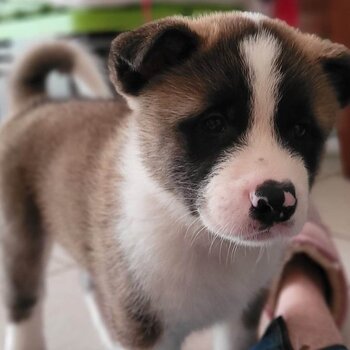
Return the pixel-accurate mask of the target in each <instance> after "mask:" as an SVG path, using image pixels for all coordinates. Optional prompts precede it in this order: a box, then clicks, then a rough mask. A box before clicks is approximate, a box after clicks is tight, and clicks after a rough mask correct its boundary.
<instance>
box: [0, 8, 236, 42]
mask: <svg viewBox="0 0 350 350" xmlns="http://www.w3.org/2000/svg"><path fill="white" fill-rule="evenodd" d="M0 9H1V7H0ZM233 9H234V8H233V7H232V6H226V5H215V4H213V5H186V4H183V5H181V4H166V5H165V4H155V5H153V7H152V16H153V19H159V18H162V17H166V16H171V15H176V14H177V15H185V16H189V15H197V14H201V13H206V12H211V11H229V10H233ZM144 23H145V20H144V17H143V14H142V11H141V8H140V6H139V5H133V6H127V7H118V8H114V7H113V8H100V9H96V8H92V9H66V8H61V9H57V8H53V7H50V6H48V5H44V4H34V5H33V6H32V7H29V8H27V9H26V11H25V10H21V9H20V8H18V9H16V10H13V11H12V13H7V14H6V16H4V15H3V12H1V15H0V40H6V39H30V38H35V39H38V38H40V37H53V36H65V35H77V34H85V33H89V34H91V33H103V32H120V31H125V30H130V29H132V28H135V27H137V26H140V25H142V24H144Z"/></svg>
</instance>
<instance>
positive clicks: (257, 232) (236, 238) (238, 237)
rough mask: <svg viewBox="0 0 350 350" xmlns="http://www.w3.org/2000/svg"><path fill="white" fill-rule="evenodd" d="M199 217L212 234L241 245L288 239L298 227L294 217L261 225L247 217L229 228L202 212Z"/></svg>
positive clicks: (264, 243)
mask: <svg viewBox="0 0 350 350" xmlns="http://www.w3.org/2000/svg"><path fill="white" fill-rule="evenodd" d="M200 218H201V221H202V223H203V224H204V226H205V227H206V228H207V229H208V231H210V232H211V233H212V234H213V235H215V236H217V237H220V238H221V239H223V240H226V241H229V242H234V243H237V244H239V245H242V246H262V245H269V244H272V243H274V242H277V241H288V240H289V239H290V238H291V237H293V236H294V235H295V234H296V232H297V231H298V230H299V229H300V228H298V227H297V226H298V224H296V222H295V220H294V219H291V220H289V221H286V222H280V223H274V224H272V225H269V226H267V225H264V226H263V225H261V223H259V222H257V221H255V220H252V219H249V218H247V219H246V220H244V222H241V224H240V225H239V226H237V227H231V228H229V227H227V226H226V227H225V226H221V227H219V226H217V225H215V224H214V222H213V221H212V220H210V219H209V220H208V216H207V215H205V214H204V213H200Z"/></svg>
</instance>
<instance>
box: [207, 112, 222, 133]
mask: <svg viewBox="0 0 350 350" xmlns="http://www.w3.org/2000/svg"><path fill="white" fill-rule="evenodd" d="M201 126H202V129H203V130H204V131H205V132H207V133H209V134H220V133H222V132H223V131H224V130H225V129H226V121H225V118H224V116H223V115H221V114H219V113H213V114H210V115H209V116H207V117H206V118H205V119H204V120H203V121H202V123H201Z"/></svg>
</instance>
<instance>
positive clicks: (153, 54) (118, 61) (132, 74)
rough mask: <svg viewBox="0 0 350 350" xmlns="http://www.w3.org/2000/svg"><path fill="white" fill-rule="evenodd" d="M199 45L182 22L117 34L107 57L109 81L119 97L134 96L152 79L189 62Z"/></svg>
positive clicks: (148, 26)
mask: <svg viewBox="0 0 350 350" xmlns="http://www.w3.org/2000/svg"><path fill="white" fill-rule="evenodd" d="M198 44H199V36H198V34H196V33H195V32H194V31H192V30H191V29H190V27H189V26H188V24H186V22H185V21H183V20H181V19H165V20H161V21H158V22H153V23H149V24H146V25H144V26H142V27H140V28H138V29H136V30H133V31H130V32H125V33H123V34H120V35H118V36H117V38H116V39H115V40H114V41H113V43H112V47H111V52H110V56H109V69H110V74H111V80H112V82H113V83H114V85H115V87H116V89H117V90H118V91H119V92H120V93H122V94H124V95H129V96H130V95H131V96H137V95H139V94H140V93H141V92H142V90H143V89H145V88H146V87H147V85H148V84H149V83H150V82H151V81H152V80H153V79H154V78H156V77H157V76H159V75H161V74H163V73H165V72H166V71H168V70H169V69H171V68H173V67H174V66H176V65H179V64H181V63H183V62H184V61H185V60H186V59H188V58H189V57H190V56H191V54H192V53H193V52H194V51H195V49H196V48H197V47H198Z"/></svg>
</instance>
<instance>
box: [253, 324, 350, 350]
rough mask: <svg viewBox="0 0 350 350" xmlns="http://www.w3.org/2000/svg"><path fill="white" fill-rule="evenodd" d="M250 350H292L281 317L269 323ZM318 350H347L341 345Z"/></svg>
mask: <svg viewBox="0 0 350 350" xmlns="http://www.w3.org/2000/svg"><path fill="white" fill-rule="evenodd" d="M251 350H293V348H292V346H291V344H290V340H289V337H288V331H287V327H286V324H285V322H284V320H283V318H282V317H278V318H276V319H275V320H273V321H272V322H271V324H270V326H269V328H268V329H267V330H266V332H265V334H264V336H263V337H262V338H261V340H260V342H259V343H258V344H256V345H255V346H253V347H252V348H251ZM319 350H347V348H346V347H345V346H343V345H333V346H329V347H327V348H324V349H319Z"/></svg>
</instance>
